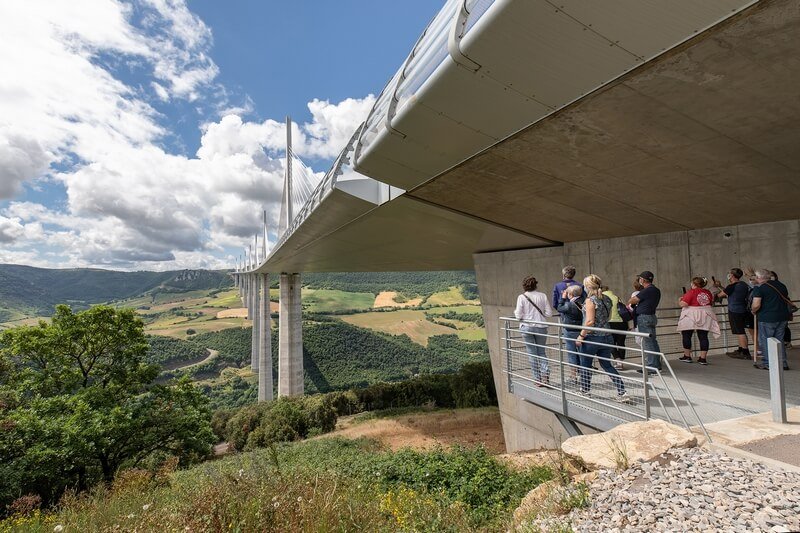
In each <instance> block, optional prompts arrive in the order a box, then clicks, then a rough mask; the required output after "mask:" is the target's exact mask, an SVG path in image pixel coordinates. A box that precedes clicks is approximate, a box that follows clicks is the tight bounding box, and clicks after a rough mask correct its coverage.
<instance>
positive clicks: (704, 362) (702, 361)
mask: <svg viewBox="0 0 800 533" xmlns="http://www.w3.org/2000/svg"><path fill="white" fill-rule="evenodd" d="M697 362H698V363H700V364H701V365H703V366H708V359H706V358H705V357H701V358H700V359H698V360H697Z"/></svg>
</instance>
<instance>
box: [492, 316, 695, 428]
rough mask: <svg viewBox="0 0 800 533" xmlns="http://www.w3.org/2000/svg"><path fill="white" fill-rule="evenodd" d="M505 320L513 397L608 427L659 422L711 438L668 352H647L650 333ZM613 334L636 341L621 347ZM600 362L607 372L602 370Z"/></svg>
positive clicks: (504, 337)
mask: <svg viewBox="0 0 800 533" xmlns="http://www.w3.org/2000/svg"><path fill="white" fill-rule="evenodd" d="M500 322H501V353H502V354H503V356H504V358H503V360H504V373H505V374H506V376H507V386H508V391H509V392H510V393H512V394H515V395H517V396H520V397H522V398H524V399H526V400H528V401H530V402H532V403H534V404H537V405H540V406H542V407H545V408H546V409H548V410H550V411H553V412H555V413H557V414H561V415H563V416H565V417H568V418H570V419H572V420H575V421H577V422H580V423H582V424H585V425H588V426H591V427H594V428H597V429H600V430H607V429H610V428H612V427H614V426H616V425H618V424H620V423H624V422H633V421H637V420H650V419H653V418H658V419H662V420H666V421H667V422H670V423H675V424H680V425H683V426H684V427H686V428H687V429H689V428H691V426H693V425H697V426H699V427H700V429H701V430H702V431H703V433H704V434H705V436H706V438H709V437H708V433H707V432H706V429H705V427H704V426H703V423H702V421H701V420H700V418H699V416H698V415H697V412H696V411H695V408H694V406H693V405H692V402H691V401H690V399H689V397H688V395H687V394H686V391H685V390H684V388H683V386H682V385H681V383H680V381H679V380H678V378H677V377H676V376H675V372H673V370H672V367H671V366H670V363H669V361H668V360H667V359H666V358H665V357H664V354H663V353H660V352H653V351H649V350H647V349H645V343H644V341H645V339H646V338H648V337H649V335H648V334H646V333H639V332H637V331H620V330H613V329H603V328H591V327H585V326H583V327H582V326H573V325H568V324H562V323H553V322H539V321H530V320H526V321H520V320H518V319H516V318H512V317H500ZM523 324H524V326H525V328H526V330H525V331H522V330H521V329H520V326H522V325H523ZM531 328H538V332H536V330H532V329H531ZM581 329H583V330H586V331H590V332H591V335H590V336H589V337H587V339H586V340H584V341H583V342H582V346H583V347H582V348H581V349H580V350H579V349H578V348H577V347H576V346H575V344H574V343H575V337H576V336H577V332H578V331H580V330H581ZM612 335H624V336H625V337H626V340H627V341H630V342H626V343H625V345H615V344H614V343H613V340H612V337H611V336H612ZM640 341H641V342H640ZM614 350H619V351H620V352H621V354H620V355H622V354H624V355H626V357H625V363H624V365H625V367H626V370H625V371H624V372H619V371H618V370H617V369H616V368H614V363H615V362H618V361H616V360H614V359H613V358H612V356H611V354H612V353H613V351H614ZM593 352H596V355H587V353H593ZM648 356H650V357H651V358H654V360H655V361H659V360H660V363H661V365H660V366H661V368H657V366H658V365H657V364H656V365H650V366H648V363H647V360H648ZM593 361H597V362H598V363H599V365H600V367H599V368H594V367H593V366H592V364H590V363H592V362H593ZM645 370H646V371H645ZM631 371H633V372H631Z"/></svg>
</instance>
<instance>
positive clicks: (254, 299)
mask: <svg viewBox="0 0 800 533" xmlns="http://www.w3.org/2000/svg"><path fill="white" fill-rule="evenodd" d="M250 282H251V284H252V287H251V290H250V306H251V309H252V310H253V314H252V315H251V317H250V320H251V321H252V324H253V327H252V329H251V351H250V369H251V370H252V371H253V372H255V373H258V358H259V354H258V349H259V342H260V341H259V337H260V334H261V330H260V328H259V322H260V320H261V304H260V302H259V296H260V294H261V278H260V276H259V275H258V274H250Z"/></svg>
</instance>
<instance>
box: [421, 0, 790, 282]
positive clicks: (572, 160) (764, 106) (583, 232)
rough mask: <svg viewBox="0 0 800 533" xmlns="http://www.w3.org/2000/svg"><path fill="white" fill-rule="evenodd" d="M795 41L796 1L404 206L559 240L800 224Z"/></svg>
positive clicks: (621, 85) (560, 118) (577, 107)
mask: <svg viewBox="0 0 800 533" xmlns="http://www.w3.org/2000/svg"><path fill="white" fill-rule="evenodd" d="M798 40H800V4H798V3H797V2H796V1H794V0H775V1H762V2H759V3H758V4H757V6H755V7H754V8H751V9H749V10H747V11H746V12H745V13H742V14H740V15H738V16H735V17H733V18H732V19H731V20H729V21H726V22H723V23H721V24H719V25H718V26H716V27H714V28H713V29H712V30H709V31H708V32H706V33H705V34H703V35H701V36H699V37H698V38H696V39H692V40H690V41H688V42H687V43H685V44H684V45H682V46H681V47H679V48H678V49H677V50H673V51H670V52H669V53H666V54H664V55H662V56H660V57H659V58H657V59H655V60H653V61H651V62H649V63H647V64H645V65H643V66H641V67H639V68H637V69H635V70H633V71H631V72H630V73H628V74H627V75H626V76H624V77H623V78H621V79H619V80H617V81H616V82H613V83H611V84H609V85H606V86H605V87H603V88H601V89H599V90H597V91H595V92H593V93H592V94H590V95H589V96H586V97H584V98H583V99H581V100H579V101H577V102H575V103H574V104H572V105H571V106H569V107H568V108H566V109H564V110H562V111H560V112H558V113H556V114H553V115H551V116H550V117H548V118H547V119H545V120H542V121H540V122H537V123H536V124H534V125H532V126H530V127H528V128H526V129H524V130H522V131H520V132H519V133H517V134H515V135H513V136H511V137H509V138H508V139H505V140H503V141H501V142H499V143H497V144H495V145H494V146H492V147H491V148H488V149H487V150H485V151H484V152H482V153H480V154H478V155H476V156H474V157H472V158H470V159H468V160H467V161H465V162H464V163H462V164H461V165H459V166H457V167H455V168H453V169H451V170H448V171H446V172H443V173H441V174H440V175H439V176H437V177H435V178H433V179H432V180H430V181H428V182H427V183H424V184H422V185H421V186H419V187H416V188H413V189H411V190H410V191H409V193H408V195H410V196H412V197H415V198H420V199H423V200H426V201H428V202H431V203H432V204H434V205H439V206H442V207H446V208H449V209H453V210H456V211H459V212H463V213H469V214H471V215H473V216H477V217H480V218H482V219H484V220H488V221H493V222H496V223H500V224H503V225H504V226H506V227H509V228H514V229H518V230H520V231H525V232H527V233H530V234H534V235H539V236H541V237H543V238H546V239H550V240H553V241H560V242H574V241H580V240H586V239H605V238H612V237H621V236H626V235H629V236H633V235H642V234H655V233H662V232H677V231H681V230H687V229H692V230H694V229H702V228H713V227H720V226H725V225H729V226H733V225H742V224H753V223H759V222H771V221H779V220H787V219H791V218H795V217H796V216H797V205H798V204H800V183H799V182H798V172H800V151H798V150H796V147H797V146H798V144H799V143H800V100H798V98H797V97H796V94H795V93H794V92H793V89H792V88H793V87H797V86H798V85H800V63H798V62H797V61H795V60H794V57H795V56H796V54H795V51H796V50H795V49H796V43H797V42H798ZM744 190H746V191H747V194H742V193H740V192H735V191H744ZM487 192H491V194H488V195H487ZM722 200H724V201H722ZM726 231H727V230H726ZM753 231H755V233H751V234H750V235H749V236H748V235H745V234H742V233H739V234H738V235H736V234H735V233H734V232H732V235H731V236H730V237H728V239H730V242H733V241H735V240H737V239H738V244H737V246H738V248H739V249H740V251H746V252H748V253H749V254H751V255H757V253H758V251H757V250H756V249H750V248H749V247H748V246H747V244H746V243H747V242H749V237H755V239H756V241H757V242H761V239H759V238H758V236H757V231H756V230H755V229H754V230H753ZM685 237H686V234H685V233H684V234H683V236H682V237H680V238H685ZM710 237H712V239H714V238H715V235H713V234H712V235H710ZM639 240H640V243H639V244H643V243H641V239H640V238H639ZM647 240H648V244H647V245H646V246H644V248H645V249H648V250H653V249H654V248H656V247H660V248H669V247H670V246H671V245H675V246H679V247H680V246H683V244H682V243H681V242H680V239H679V240H678V241H675V242H670V241H669V240H667V241H664V240H660V239H659V238H656V237H649V238H648V239H647ZM701 240H702V239H701ZM656 241H658V242H656ZM725 244H726V243H716V244H715V246H716V247H717V248H718V251H719V252H720V253H722V254H725V258H726V259H727V260H728V261H731V260H733V259H734V258H733V251H732V250H731V249H730V248H728V247H726V246H725ZM634 247H635V248H642V246H640V245H635V246H634ZM609 253H610V252H609ZM646 253H647V252H643V254H646ZM773 255H774V254H773ZM786 255H787V256H789V257H790V256H791V251H790V250H787V252H786ZM670 257H672V256H671V255H669V254H667V255H663V256H662V255H661V254H658V255H657V256H656V257H655V258H650V257H641V259H649V260H654V259H655V260H658V261H659V262H666V261H668V259H669V258H670ZM795 257H796V255H795ZM777 259H779V260H781V259H783V257H777ZM671 266H675V267H678V270H676V275H682V273H681V272H680V271H679V270H680V267H685V266H686V263H685V262H684V263H683V264H676V265H671Z"/></svg>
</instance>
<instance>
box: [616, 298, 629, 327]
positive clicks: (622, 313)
mask: <svg viewBox="0 0 800 533" xmlns="http://www.w3.org/2000/svg"><path fill="white" fill-rule="evenodd" d="M617 313H619V317H620V318H621V319H622V321H623V322H630V321H631V320H633V315H631V310H630V309H628V306H626V305H625V304H624V303H622V302H617Z"/></svg>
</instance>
